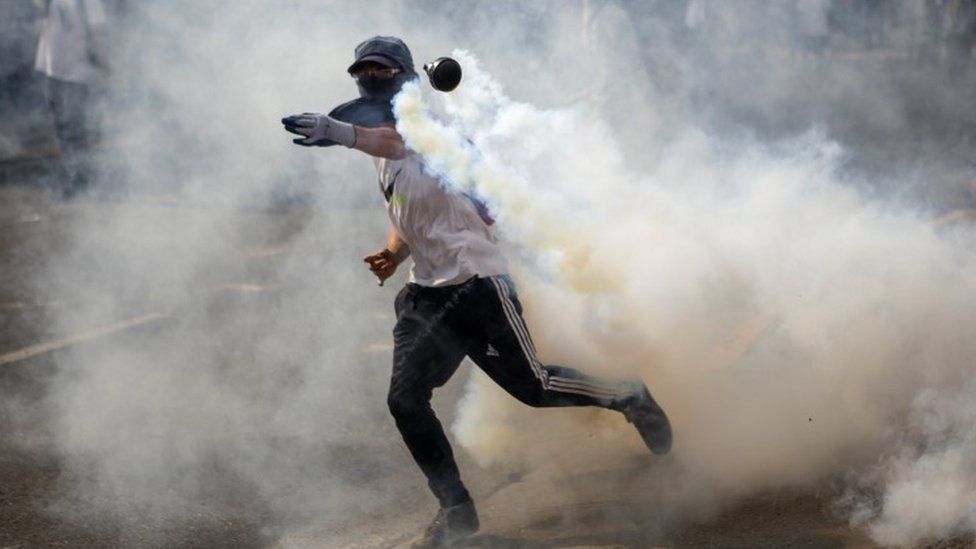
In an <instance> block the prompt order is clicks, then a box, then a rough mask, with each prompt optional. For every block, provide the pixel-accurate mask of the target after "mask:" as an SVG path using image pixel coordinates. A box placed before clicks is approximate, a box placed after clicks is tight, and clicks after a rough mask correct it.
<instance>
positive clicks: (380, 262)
mask: <svg viewBox="0 0 976 549" xmlns="http://www.w3.org/2000/svg"><path fill="white" fill-rule="evenodd" d="M409 256H410V247H409V246H407V243H406V242H404V240H403V239H402V238H400V233H398V232H397V230H396V229H395V228H393V227H390V231H389V232H388V233H387V235H386V247H385V248H382V249H381V250H379V251H377V252H375V253H372V254H370V255H367V256H366V257H364V258H363V261H365V262H366V263H368V264H369V270H370V271H372V272H373V274H374V275H376V278H378V279H379V281H380V286H382V285H383V283H384V282H385V281H386V279H387V278H390V277H391V276H393V273H395V272H396V269H397V267H398V266H399V265H400V263H403V262H404V261H405V260H406V259H407V257H409Z"/></svg>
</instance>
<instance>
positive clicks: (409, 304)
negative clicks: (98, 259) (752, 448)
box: [282, 36, 671, 548]
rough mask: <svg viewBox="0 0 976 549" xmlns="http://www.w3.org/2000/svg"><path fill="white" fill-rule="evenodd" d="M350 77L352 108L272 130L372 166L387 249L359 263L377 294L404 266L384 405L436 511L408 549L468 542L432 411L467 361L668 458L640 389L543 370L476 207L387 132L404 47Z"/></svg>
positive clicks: (370, 53) (374, 43)
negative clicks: (587, 413)
mask: <svg viewBox="0 0 976 549" xmlns="http://www.w3.org/2000/svg"><path fill="white" fill-rule="evenodd" d="M355 54H356V58H355V62H354V63H353V64H352V65H351V66H350V67H349V69H348V71H349V74H350V75H352V77H353V78H354V79H355V80H356V83H357V85H358V87H359V93H360V97H359V98H358V99H355V100H353V101H350V102H348V103H344V104H342V105H340V106H338V107H336V108H335V109H333V110H332V112H330V113H329V114H328V115H324V114H312V113H305V114H300V115H292V116H289V117H286V118H284V119H282V123H283V124H284V126H285V129H286V130H288V131H289V132H292V133H294V134H298V135H300V136H301V137H300V138H298V139H295V140H294V142H295V143H296V144H298V145H303V146H330V145H336V144H339V145H343V146H345V147H349V148H354V149H358V150H360V151H362V152H364V153H366V154H368V155H370V156H371V157H373V162H374V164H375V165H376V170H377V172H378V174H379V187H380V189H379V190H380V192H381V193H382V194H383V196H384V198H385V200H386V204H387V212H388V214H389V217H390V223H391V227H390V230H389V234H388V236H387V239H386V245H385V246H384V247H383V248H381V249H380V250H378V251H376V252H375V253H372V254H370V255H368V256H366V257H365V259H364V260H365V262H366V263H367V264H368V265H369V269H370V270H371V271H372V272H373V274H374V275H375V276H376V277H377V278H378V279H379V283H380V285H382V284H383V282H384V281H385V280H386V279H388V278H389V277H390V276H392V275H393V273H394V272H395V271H396V269H397V267H398V266H399V265H400V264H401V263H403V262H404V261H406V260H407V258H408V257H409V258H412V259H413V265H412V267H411V269H410V279H409V282H408V283H407V285H406V286H405V287H404V288H403V289H402V290H400V292H399V294H398V295H397V297H396V301H395V309H396V318H397V320H396V326H395V328H394V330H393V339H394V349H393V374H392V379H391V381H390V391H389V397H388V404H389V408H390V412H391V413H392V414H393V418H394V419H395V421H396V425H397V428H398V429H399V430H400V434H401V435H402V436H403V440H404V442H405V443H406V445H407V448H409V450H410V453H411V454H412V455H413V458H414V460H415V461H416V462H417V465H419V466H420V469H421V470H422V471H423V473H424V475H426V477H427V481H428V485H429V486H430V489H431V491H432V492H433V493H434V495H435V496H436V497H437V500H438V502H439V503H440V510H439V511H438V513H437V515H436V517H435V518H434V521H433V522H432V523H431V525H430V526H429V527H428V528H427V531H426V533H425V534H424V535H423V536H422V537H421V538H420V539H419V540H418V541H417V542H416V543H415V544H414V547H415V548H431V547H446V546H450V545H452V544H453V543H455V542H457V541H459V540H461V539H463V538H465V537H467V536H469V535H471V534H473V533H474V532H476V531H477V530H478V527H479V525H478V515H477V512H476V511H475V507H474V503H473V502H472V500H471V496H470V494H469V493H468V490H467V489H466V488H465V486H464V484H463V483H462V482H461V477H460V474H459V472H458V467H457V463H456V462H455V460H454V455H453V453H452V451H451V445H450V443H449V442H448V440H447V437H446V436H445V434H444V429H443V428H442V427H441V424H440V422H439V421H438V419H437V416H436V415H435V414H434V411H433V409H431V406H430V399H431V395H432V392H433V390H434V389H435V388H437V387H440V386H442V385H444V384H445V383H446V382H447V380H448V379H450V377H451V376H452V375H453V374H454V372H455V371H456V370H457V368H458V366H459V365H460V363H461V361H462V359H464V357H465V356H467V357H470V358H471V360H473V361H474V362H475V364H477V365H478V367H480V368H481V369H482V370H483V371H484V372H485V373H486V374H487V375H488V376H489V377H491V379H492V380H494V381H495V383H497V384H498V385H500V386H501V387H502V388H503V389H505V390H506V391H507V392H508V393H509V394H511V395H512V396H514V397H515V398H517V399H519V400H520V401H522V402H523V403H525V404H528V405H529V406H534V407H543V406H546V407H548V406H599V407H601V408H608V409H611V410H616V411H619V412H622V413H623V415H624V416H625V417H626V419H627V421H629V422H631V423H633V424H634V425H635V426H636V427H637V430H638V432H639V433H640V435H641V437H642V438H643V440H644V443H645V444H646V445H647V446H648V448H650V449H651V451H653V452H654V453H655V454H665V453H667V452H668V451H669V450H670V448H671V427H670V424H669V422H668V419H667V416H666V415H665V414H664V411H663V410H662V409H661V408H660V407H659V406H658V405H657V403H656V402H655V401H654V399H653V398H652V397H651V394H650V392H649V391H648V390H647V387H646V386H645V385H644V383H643V382H641V381H615V382H610V383H608V382H604V381H598V380H596V379H594V378H592V377H590V376H587V375H585V374H583V373H581V372H579V371H577V370H574V369H571V368H566V367H563V366H551V365H545V364H543V363H542V362H540V360H539V359H538V357H537V356H536V350H535V347H534V345H533V343H532V338H531V336H530V335H529V331H528V328H527V327H526V326H525V322H524V321H523V319H522V305H521V304H520V303H519V299H518V295H517V293H516V291H515V285H514V283H513V282H512V279H511V277H510V276H509V275H508V267H507V261H506V259H505V257H504V256H503V255H502V252H501V250H500V248H499V245H498V241H497V239H496V237H495V236H494V234H493V232H492V224H493V221H492V220H491V219H490V218H489V217H488V215H487V214H486V210H485V209H484V207H483V205H481V204H479V203H478V202H476V201H475V200H473V199H472V198H471V197H469V196H468V195H466V194H464V193H463V192H461V191H460V190H458V189H456V188H455V187H453V186H451V185H449V184H446V183H444V182H442V181H441V180H439V179H438V178H437V177H436V176H433V175H431V174H430V173H428V172H426V171H425V170H424V159H423V157H422V156H421V155H419V154H418V153H416V152H414V151H412V150H409V149H408V148H407V147H406V146H405V145H404V142H403V139H402V138H401V136H400V135H399V134H398V133H397V131H396V129H394V123H395V119H394V116H393V112H392V106H391V100H392V98H393V96H394V95H396V93H397V92H398V91H399V90H400V88H401V87H402V86H403V84H404V83H406V82H408V81H411V80H414V79H416V78H417V72H416V71H415V70H414V65H413V59H412V57H411V55H410V50H409V49H408V48H407V46H406V44H404V43H403V41H401V40H400V39H398V38H394V37H385V36H377V37H374V38H371V39H369V40H366V41H365V42H363V43H361V44H359V46H357V47H356V50H355Z"/></svg>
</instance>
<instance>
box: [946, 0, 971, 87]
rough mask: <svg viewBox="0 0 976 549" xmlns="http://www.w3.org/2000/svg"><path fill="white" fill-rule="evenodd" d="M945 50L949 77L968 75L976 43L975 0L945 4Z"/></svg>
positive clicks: (962, 78)
mask: <svg viewBox="0 0 976 549" xmlns="http://www.w3.org/2000/svg"><path fill="white" fill-rule="evenodd" d="M947 11H948V13H947V19H946V51H947V53H948V63H949V77H950V78H951V79H952V80H953V81H956V82H958V81H961V80H964V79H966V77H967V76H968V75H969V67H970V64H971V61H972V58H973V44H974V43H976V0H951V1H950V2H949V4H948V6H947Z"/></svg>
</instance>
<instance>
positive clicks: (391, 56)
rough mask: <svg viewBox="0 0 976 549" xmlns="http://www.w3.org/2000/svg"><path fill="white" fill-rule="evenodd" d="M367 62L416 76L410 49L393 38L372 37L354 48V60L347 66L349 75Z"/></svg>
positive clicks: (401, 41)
mask: <svg viewBox="0 0 976 549" xmlns="http://www.w3.org/2000/svg"><path fill="white" fill-rule="evenodd" d="M368 61H373V62H376V63H379V64H381V65H383V66H385V67H391V68H396V67H398V68H401V69H403V71H404V72H407V73H410V74H413V75H416V74H417V71H416V70H415V69H414V68H413V56H412V55H410V48H408V47H407V45H406V44H405V43H404V42H403V40H400V39H399V38H397V37H395V36H374V37H372V38H370V39H369V40H366V41H364V42H362V43H360V44H359V45H358V46H356V60H355V61H354V62H353V64H352V65H349V69H347V70H348V71H349V73H350V74H351V73H354V72H356V71H357V70H359V68H360V67H361V66H362V65H363V63H366V62H368Z"/></svg>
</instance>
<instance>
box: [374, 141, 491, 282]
mask: <svg viewBox="0 0 976 549" xmlns="http://www.w3.org/2000/svg"><path fill="white" fill-rule="evenodd" d="M373 161H374V163H375V164H376V170H377V172H378V173H379V184H380V192H382V193H383V194H384V196H385V197H386V200H387V212H388V213H389V215H390V222H391V223H392V224H393V227H394V228H395V229H396V230H397V232H398V233H399V234H400V237H401V238H402V239H403V240H404V241H405V242H406V243H407V245H408V246H410V257H411V258H412V259H413V267H412V268H411V269H410V282H414V283H416V284H420V285H421V286H450V285H453V284H460V283H461V282H464V281H465V280H467V279H469V278H471V277H473V276H476V275H477V276H483V277H486V276H495V275H503V274H506V273H507V272H508V262H507V261H506V259H505V256H504V254H502V251H501V249H500V248H499V246H498V239H497V238H496V237H495V235H494V234H493V232H492V229H491V226H490V223H491V221H490V220H489V219H488V218H487V213H486V212H484V210H483V208H480V211H479V206H478V205H477V204H476V202H475V201H474V200H473V199H472V198H471V197H469V196H468V195H466V194H465V193H463V192H461V191H460V190H458V189H456V188H455V187H453V186H452V185H450V184H447V183H442V182H441V181H440V180H439V179H437V178H436V177H435V176H433V175H431V174H429V173H427V172H426V171H424V166H423V158H422V157H421V156H420V155H419V154H417V153H415V152H412V151H411V152H408V156H407V157H406V158H404V159H402V160H389V159H386V158H374V159H373Z"/></svg>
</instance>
